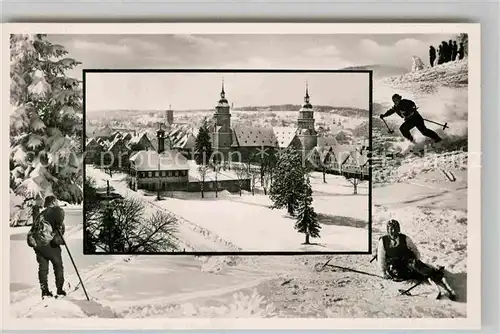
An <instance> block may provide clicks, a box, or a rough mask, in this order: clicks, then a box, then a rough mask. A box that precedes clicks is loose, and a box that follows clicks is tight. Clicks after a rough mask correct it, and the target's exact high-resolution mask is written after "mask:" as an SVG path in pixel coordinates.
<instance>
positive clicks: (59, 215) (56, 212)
mask: <svg viewBox="0 0 500 334" xmlns="http://www.w3.org/2000/svg"><path fill="white" fill-rule="evenodd" d="M40 214H41V215H44V218H45V219H46V220H47V221H48V222H49V223H50V225H51V226H52V229H53V230H54V232H56V229H58V230H59V232H60V233H61V235H63V236H64V232H65V231H66V226H65V225H64V210H63V209H61V207H59V206H51V207H48V208H46V209H45V210H43V211H42V212H41V213H40ZM63 244H64V242H63V239H62V238H61V236H60V235H59V233H57V232H56V234H55V236H54V239H53V241H52V245H53V246H59V245H63Z"/></svg>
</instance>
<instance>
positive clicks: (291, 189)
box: [269, 149, 306, 216]
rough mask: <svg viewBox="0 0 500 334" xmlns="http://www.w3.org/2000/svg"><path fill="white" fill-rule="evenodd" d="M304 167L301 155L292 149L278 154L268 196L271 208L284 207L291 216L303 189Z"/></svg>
mask: <svg viewBox="0 0 500 334" xmlns="http://www.w3.org/2000/svg"><path fill="white" fill-rule="evenodd" d="M305 174H306V168H305V167H304V166H303V165H302V156H301V155H300V153H299V152H297V151H296V150H294V149H285V150H283V151H281V152H279V154H278V161H277V162H276V165H275V168H274V172H273V182H272V184H271V187H270V189H269V197H270V199H271V201H272V202H273V205H272V208H273V209H281V208H286V210H287V212H288V214H289V215H290V216H293V215H294V214H295V210H296V209H297V206H298V204H299V199H300V196H301V192H302V189H303V182H304V175H305Z"/></svg>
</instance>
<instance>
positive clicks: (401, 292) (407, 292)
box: [398, 280, 424, 296]
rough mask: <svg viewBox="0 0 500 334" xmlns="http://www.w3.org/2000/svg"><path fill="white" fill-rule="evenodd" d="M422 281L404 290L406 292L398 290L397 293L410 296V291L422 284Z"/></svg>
mask: <svg viewBox="0 0 500 334" xmlns="http://www.w3.org/2000/svg"><path fill="white" fill-rule="evenodd" d="M423 282H424V281H423V280H422V281H419V282H417V283H415V284H414V285H413V286H412V287H410V288H409V289H406V290H403V289H399V290H398V291H399V293H400V294H401V295H407V296H411V294H410V291H411V290H413V289H414V288H416V287H417V286H419V285H420V284H422V283H423Z"/></svg>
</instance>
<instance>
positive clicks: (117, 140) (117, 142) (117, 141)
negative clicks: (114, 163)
mask: <svg viewBox="0 0 500 334" xmlns="http://www.w3.org/2000/svg"><path fill="white" fill-rule="evenodd" d="M120 145H121V146H122V147H125V144H124V143H123V141H122V139H121V138H120V137H116V138H115V139H114V140H113V141H112V142H111V144H109V148H108V151H113V149H115V148H116V147H117V146H120Z"/></svg>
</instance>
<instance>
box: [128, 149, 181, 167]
mask: <svg viewBox="0 0 500 334" xmlns="http://www.w3.org/2000/svg"><path fill="white" fill-rule="evenodd" d="M129 160H130V161H131V162H133V164H134V169H135V170H137V171H139V172H143V171H157V170H189V165H188V160H187V159H186V158H185V157H184V156H183V155H182V153H180V152H179V151H176V150H166V151H164V152H162V153H161V154H158V152H156V151H139V152H136V153H134V154H133V155H132V156H131V157H130V159H129Z"/></svg>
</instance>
